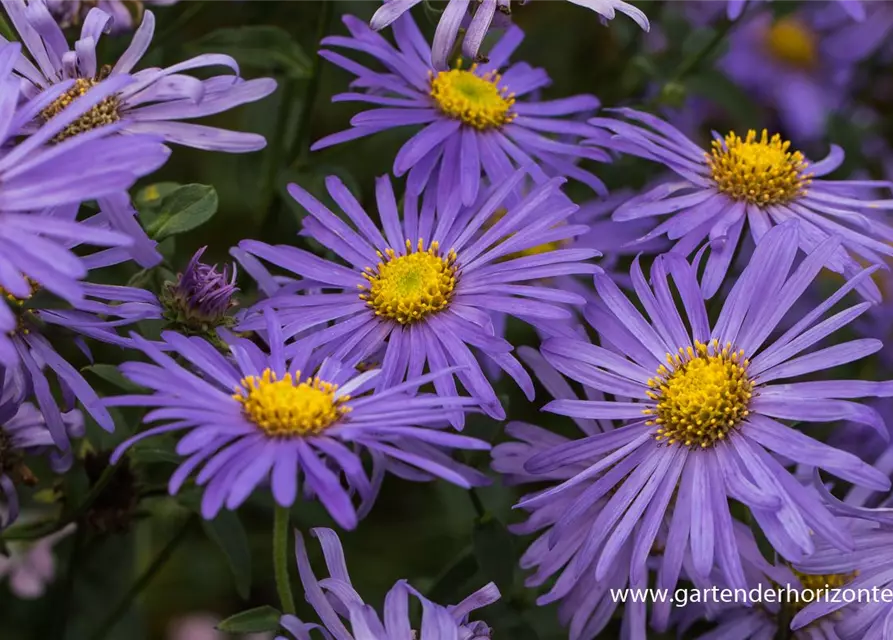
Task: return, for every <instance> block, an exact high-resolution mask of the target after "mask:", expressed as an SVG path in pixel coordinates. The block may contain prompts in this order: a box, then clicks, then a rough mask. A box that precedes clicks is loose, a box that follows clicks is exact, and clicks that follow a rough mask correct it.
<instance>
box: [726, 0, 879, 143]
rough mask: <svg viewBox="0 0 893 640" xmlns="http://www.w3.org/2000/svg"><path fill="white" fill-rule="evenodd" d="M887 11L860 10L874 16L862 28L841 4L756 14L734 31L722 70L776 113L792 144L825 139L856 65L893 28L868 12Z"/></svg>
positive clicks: (844, 101) (846, 94) (847, 93)
mask: <svg viewBox="0 0 893 640" xmlns="http://www.w3.org/2000/svg"><path fill="white" fill-rule="evenodd" d="M885 4H887V3H885V2H878V3H869V6H868V7H862V6H861V5H858V6H860V8H861V9H862V12H863V14H864V12H865V11H866V10H868V11H870V15H871V19H870V20H866V21H864V22H854V21H853V20H852V18H851V17H850V16H849V15H847V12H846V11H844V9H843V8H841V7H844V6H846V5H845V4H844V3H837V4H833V5H829V3H826V2H810V3H806V4H804V5H803V6H802V7H800V8H799V9H798V10H797V11H794V12H791V13H788V14H786V15H784V16H774V15H773V13H772V12H771V11H765V12H759V13H757V14H756V15H754V16H753V17H752V18H748V19H746V20H745V21H744V22H743V23H742V24H741V25H740V26H738V27H737V28H736V29H735V30H734V31H733V32H732V34H731V36H730V39H729V49H728V52H727V53H726V54H725V55H724V56H723V58H722V60H721V61H720V63H719V64H720V67H721V68H722V69H723V71H725V72H726V73H727V74H728V75H729V76H730V77H731V78H732V79H733V80H734V81H735V82H736V83H737V84H738V85H739V86H741V87H743V88H744V89H745V90H746V91H748V93H750V94H751V95H753V96H754V97H755V98H756V99H757V100H759V101H760V102H762V103H763V104H766V105H767V106H769V107H771V108H773V109H774V110H775V111H776V112H777V113H778V116H779V119H780V121H781V125H782V127H783V129H784V130H785V131H786V132H787V133H788V134H789V135H790V136H792V137H793V138H794V139H795V140H798V141H809V140H818V139H821V138H822V137H823V136H824V135H825V125H826V121H827V119H828V117H829V116H830V115H832V114H833V113H835V112H837V111H839V110H840V109H841V108H842V107H844V106H845V105H846V104H847V101H848V98H849V96H850V94H851V92H852V81H853V76H854V72H855V70H856V63H858V62H859V61H860V60H862V59H864V58H866V57H868V55H870V53H871V52H872V51H873V50H875V49H877V48H878V47H879V46H880V44H881V43H882V42H883V39H884V36H885V33H886V32H888V31H889V30H890V29H891V28H893V11H891V8H890V7H886V8H884V7H883V6H879V7H873V6H871V5H885ZM884 14H888V15H887V16H886V18H885V15H884Z"/></svg>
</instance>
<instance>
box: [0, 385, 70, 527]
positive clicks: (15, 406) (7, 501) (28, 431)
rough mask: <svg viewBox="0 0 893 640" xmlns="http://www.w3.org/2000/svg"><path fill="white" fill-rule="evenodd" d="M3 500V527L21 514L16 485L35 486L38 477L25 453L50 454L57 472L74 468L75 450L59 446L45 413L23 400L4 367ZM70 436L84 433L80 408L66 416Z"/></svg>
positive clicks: (0, 429) (0, 392) (0, 425)
mask: <svg viewBox="0 0 893 640" xmlns="http://www.w3.org/2000/svg"><path fill="white" fill-rule="evenodd" d="M0 383H2V385H3V386H2V388H0V499H2V500H3V503H4V505H3V506H4V511H5V517H4V518H0V529H2V528H4V527H6V526H8V525H9V524H11V523H12V522H14V521H15V520H16V518H17V517H18V515H19V499H18V492H17V490H16V486H17V485H20V484H24V485H33V484H34V483H35V482H36V481H37V478H35V476H34V474H33V473H32V472H31V470H30V469H29V468H28V466H27V464H26V460H25V456H46V457H47V459H48V460H49V463H50V467H51V468H52V470H53V471H54V472H56V473H64V472H65V471H68V469H69V468H70V467H71V462H72V457H71V452H70V451H66V452H62V451H60V450H59V449H57V448H56V446H55V442H54V439H53V436H52V434H51V433H50V431H49V429H48V428H47V423H46V421H45V420H44V417H43V415H42V414H41V413H40V411H38V410H37V408H36V407H35V406H34V405H32V404H29V403H27V402H24V403H23V402H22V395H23V394H22V389H21V388H20V387H18V385H16V384H15V381H14V380H13V379H11V378H9V377H8V376H7V375H6V374H4V373H3V369H2V368H0ZM63 423H64V427H65V430H66V437H70V438H74V437H80V436H82V435H84V421H83V419H82V418H81V414H80V412H78V411H71V412H69V413H67V414H65V415H64V416H63Z"/></svg>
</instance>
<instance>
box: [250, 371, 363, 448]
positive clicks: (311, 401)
mask: <svg viewBox="0 0 893 640" xmlns="http://www.w3.org/2000/svg"><path fill="white" fill-rule="evenodd" d="M240 384H241V387H239V388H238V389H236V393H235V394H233V398H234V399H235V400H237V401H238V402H239V403H240V404H241V405H242V410H243V411H244V412H245V415H246V417H247V418H248V419H249V420H251V422H253V423H254V424H256V425H257V426H258V427H259V428H260V429H261V430H262V431H264V432H265V433H266V434H267V435H268V436H279V437H290V436H306V435H316V434H319V433H322V432H323V431H325V430H326V429H327V428H329V427H330V426H332V424H334V423H335V422H336V421H338V419H340V418H341V417H342V416H343V415H344V414H346V413H348V412H349V411H350V407H347V406H346V405H345V403H346V402H347V401H348V400H350V396H346V395H345V396H341V397H339V398H336V397H335V394H336V393H337V391H338V385H335V384H331V383H329V382H325V381H324V380H320V379H319V377H316V378H307V379H306V380H304V381H303V382H301V372H300V371H299V372H297V373H296V374H295V375H294V376H292V374H290V373H286V374H285V375H284V376H283V377H282V379H281V380H280V379H279V377H278V376H277V375H276V374H275V373H274V372H273V371H272V370H270V369H265V370H264V372H263V373H262V374H261V375H260V376H248V377H246V378H244V379H242V381H241V383H240Z"/></svg>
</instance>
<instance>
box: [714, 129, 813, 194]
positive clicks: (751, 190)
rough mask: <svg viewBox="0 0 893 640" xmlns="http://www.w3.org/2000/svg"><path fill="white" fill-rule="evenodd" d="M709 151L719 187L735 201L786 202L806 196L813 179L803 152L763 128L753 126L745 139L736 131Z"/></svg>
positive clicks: (717, 142)
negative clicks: (793, 149) (770, 135)
mask: <svg viewBox="0 0 893 640" xmlns="http://www.w3.org/2000/svg"><path fill="white" fill-rule="evenodd" d="M712 146H713V148H712V149H711V151H710V153H709V154H706V159H707V165H708V166H709V167H710V172H711V174H712V177H713V180H714V181H715V182H716V186H717V188H718V189H719V190H720V191H722V192H723V193H725V194H727V195H729V196H731V197H732V198H734V199H735V200H744V201H746V202H749V203H751V204H755V205H761V206H762V205H770V204H785V203H788V202H791V201H792V200H796V199H797V198H800V197H802V196H804V195H806V188H807V187H808V186H809V184H810V182H811V181H812V174H811V173H807V171H806V170H807V167H808V164H807V162H806V160H805V158H804V157H803V154H802V153H800V152H799V151H790V147H791V143H790V142H789V141H787V140H782V139H781V136H780V135H778V134H777V133H776V134H775V135H773V136H772V137H771V138H770V137H769V132H768V131H766V130H765V129H763V132H762V134H761V135H760V137H759V138H757V132H756V131H754V130H753V129H751V130H750V131H748V132H747V137H746V138H744V139H742V138H740V137H739V136H738V135H737V134H736V133H734V132H732V133H730V134H729V135H727V136H726V137H725V138H724V139H723V140H714V141H713V145H712Z"/></svg>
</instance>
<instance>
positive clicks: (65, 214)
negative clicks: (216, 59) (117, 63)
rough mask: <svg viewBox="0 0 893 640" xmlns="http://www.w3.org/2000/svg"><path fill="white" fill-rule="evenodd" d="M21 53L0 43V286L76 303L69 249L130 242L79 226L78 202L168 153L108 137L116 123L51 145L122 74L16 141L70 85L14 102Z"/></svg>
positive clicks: (7, 320) (147, 142)
mask: <svg viewBox="0 0 893 640" xmlns="http://www.w3.org/2000/svg"><path fill="white" fill-rule="evenodd" d="M19 55H20V47H19V45H18V44H0V112H2V113H4V114H5V117H3V118H0V291H2V292H3V295H4V296H7V295H12V296H14V297H18V298H24V297H26V296H28V295H30V293H31V288H32V285H33V284H37V285H39V286H41V287H43V288H46V289H48V290H50V291H52V292H53V293H55V294H56V295H58V296H60V297H62V298H65V299H67V300H76V299H77V298H79V297H80V296H81V295H82V291H81V290H80V288H79V286H80V285H79V284H78V282H77V281H78V280H79V279H81V278H83V277H84V276H85V275H86V273H87V267H86V265H85V264H84V262H83V259H81V258H78V257H76V256H75V255H74V254H73V253H72V252H71V251H70V247H71V246H73V245H75V244H84V245H93V246H99V247H107V246H112V247H118V246H125V245H127V244H129V243H130V240H129V238H127V237H126V236H124V235H122V234H120V233H114V232H110V231H106V230H103V229H99V228H91V227H88V226H86V225H83V224H79V223H77V222H76V221H75V220H74V216H75V215H76V212H77V208H78V206H79V205H80V203H81V202H82V201H84V200H89V199H93V198H102V197H104V196H108V195H110V194H113V193H116V192H118V191H121V190H123V189H127V188H129V187H130V186H131V185H132V184H133V183H134V182H135V181H136V179H137V178H139V177H140V176H142V175H145V174H148V173H151V172H152V171H154V170H156V169H157V168H158V167H160V166H161V165H162V164H164V162H165V161H166V160H167V157H168V155H169V153H170V152H169V150H168V149H167V148H166V147H165V146H163V145H162V144H160V140H159V139H158V138H156V137H152V136H146V135H135V136H131V137H130V138H128V139H127V140H124V139H122V138H121V137H119V136H117V135H114V134H116V133H117V132H118V131H120V128H121V125H120V123H113V124H110V125H108V126H104V127H100V128H97V129H94V130H93V131H91V132H90V134H89V135H84V136H79V137H78V138H77V139H68V140H65V141H63V142H59V143H54V142H53V140H54V139H55V138H56V137H57V136H58V135H59V134H60V132H62V131H63V130H65V129H66V128H67V127H69V126H71V123H72V122H74V121H76V120H78V119H79V118H81V117H83V115H84V114H85V113H88V112H90V111H91V110H93V109H95V108H97V105H99V104H101V103H102V102H103V101H104V100H106V99H107V98H108V95H109V94H110V93H112V92H114V91H116V90H119V89H121V88H122V87H123V86H125V85H127V84H128V83H129V82H130V80H128V79H127V78H120V79H115V80H114V81H110V82H109V83H106V84H104V85H103V86H101V87H95V88H93V89H91V90H89V91H87V92H86V93H85V94H84V95H83V96H82V97H79V98H77V99H75V100H73V101H71V104H70V106H69V107H68V109H66V112H65V113H64V114H60V115H59V116H58V117H57V118H54V119H53V120H52V121H51V122H46V123H44V124H42V125H41V126H39V127H38V128H37V129H36V130H35V131H34V132H33V133H32V134H31V135H30V136H29V137H28V138H27V139H26V140H24V141H19V140H20V136H21V135H22V133H23V127H24V126H25V125H26V124H27V123H28V122H29V121H31V120H33V119H34V117H35V115H36V114H38V113H40V112H41V111H42V110H43V109H45V108H46V107H47V105H48V104H50V103H52V102H54V101H56V100H58V99H60V96H62V95H64V94H65V93H66V91H68V90H70V87H71V82H69V81H66V82H62V83H60V84H58V85H57V86H55V87H52V88H50V89H48V90H47V91H45V92H43V93H42V94H40V95H39V96H37V97H35V98H33V99H25V100H20V94H19V82H18V80H17V79H16V78H15V77H14V76H13V75H12V74H11V71H12V65H13V63H14V61H15V59H16V58H18V57H19ZM35 212H37V213H35ZM72 212H73V213H72ZM27 279H30V283H29V281H28V280H27ZM11 322H12V318H11V316H10V314H9V313H8V311H7V310H6V307H5V305H0V334H2V333H6V331H8V330H9V329H10V324H11ZM0 351H2V348H0ZM7 355H8V354H7ZM3 359H4V358H3V357H2V354H0V360H3Z"/></svg>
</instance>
